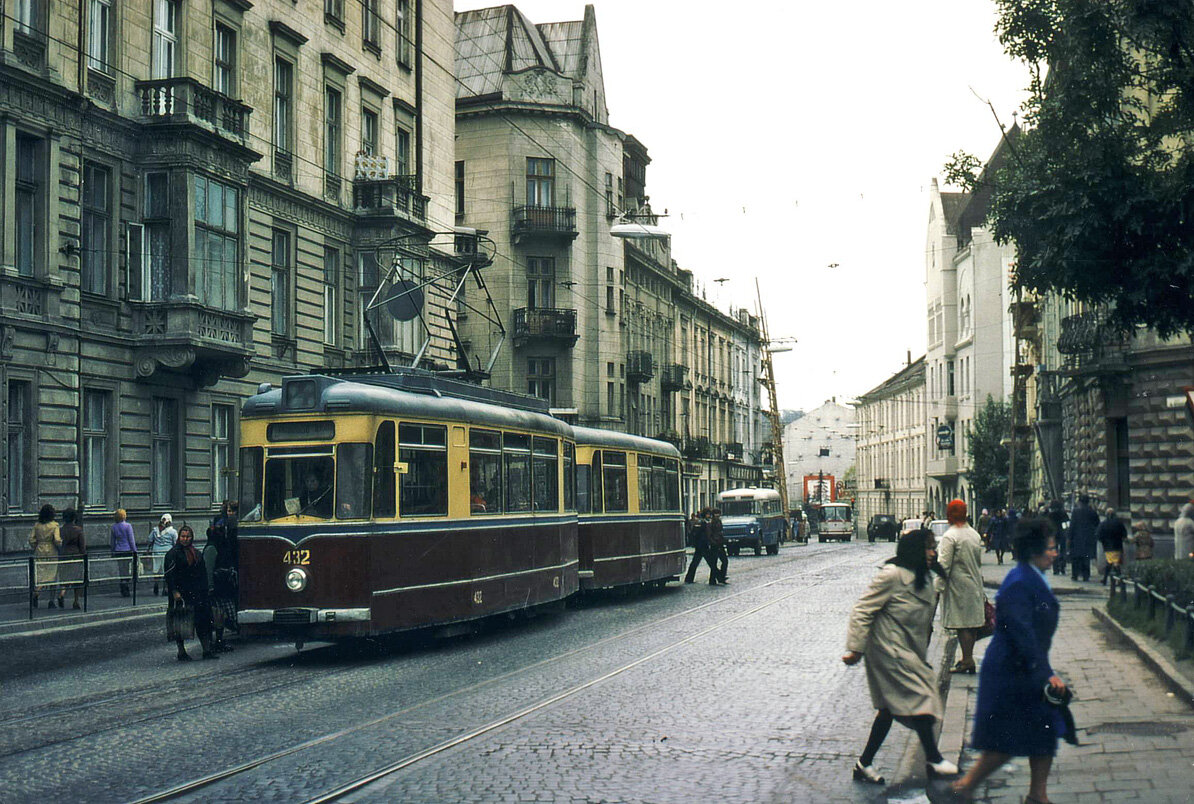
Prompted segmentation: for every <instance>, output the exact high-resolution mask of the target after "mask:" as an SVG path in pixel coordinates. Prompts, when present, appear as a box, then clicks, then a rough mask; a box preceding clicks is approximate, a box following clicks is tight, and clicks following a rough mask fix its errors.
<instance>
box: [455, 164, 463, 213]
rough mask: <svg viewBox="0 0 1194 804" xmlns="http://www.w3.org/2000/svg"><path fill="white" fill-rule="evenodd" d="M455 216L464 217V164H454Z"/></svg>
mask: <svg viewBox="0 0 1194 804" xmlns="http://www.w3.org/2000/svg"><path fill="white" fill-rule="evenodd" d="M456 214H457V215H460V216H463V215H464V162H457V163H456Z"/></svg>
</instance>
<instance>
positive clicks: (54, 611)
mask: <svg viewBox="0 0 1194 804" xmlns="http://www.w3.org/2000/svg"><path fill="white" fill-rule="evenodd" d="M56 595H57V593H56V592H53V593H50V594H49V595H47V594H46V593H45V592H43V593H42V595H41V600H40V601H39V603H40V605H39V606H38V608H36V609H34V610H33V619H30V618H29V601H28V600H26V599H25V596H24V595H22V596H20V599H19V600H12V599H11V598H12V596H11V595H10V596H8V599H6V600H5V601H4V602H0V638H3V637H6V636H12V635H15V634H26V633H31V632H35V631H42V630H44V629H47V628H68V627H69V628H73V627H78V626H81V625H86V624H88V623H94V622H106V621H110V620H117V619H122V618H125V617H136V616H139V615H146V614H158V613H164V612H165V611H166V598H165V597H157V596H155V595H154V594H153V582H152V581H148V580H144V581H141V582H140V583H139V584H138V585H137V602H136V605H134V604H133V598H132V596H131V595H130V596H129V597H121V595H120V589H119V585H118V584H117V583H115V582H105V583H102V584H96V585H95V586H93V587H92V588H91V590H90V593H89V595H88V598H87V610H86V611H82V610H80V609H74V608H72V607H71V604H72V602H73V600H74V595H73V593H72V592H71V591H70V590H69V589H68V590H67V592H66V598H65V600H64V602H65V608H61V609H60V608H58V607H57V606H55V607H54V608H46V603H47V602H49V601H50V600H53V599H55V597H56ZM80 605H82V598H81V597H80Z"/></svg>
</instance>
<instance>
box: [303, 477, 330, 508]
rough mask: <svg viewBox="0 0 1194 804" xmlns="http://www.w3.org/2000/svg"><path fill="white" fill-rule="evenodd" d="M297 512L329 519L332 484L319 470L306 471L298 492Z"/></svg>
mask: <svg viewBox="0 0 1194 804" xmlns="http://www.w3.org/2000/svg"><path fill="white" fill-rule="evenodd" d="M299 506H300V508H299V512H300V513H304V514H312V515H313V516H320V517H324V518H325V519H329V518H331V516H332V484H331V483H328V482H327V481H326V480H324V477H323V475H322V474H321V473H320V472H316V471H311V472H307V475H306V477H304V478H303V489H302V491H300V492H299Z"/></svg>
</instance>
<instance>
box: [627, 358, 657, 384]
mask: <svg viewBox="0 0 1194 804" xmlns="http://www.w3.org/2000/svg"><path fill="white" fill-rule="evenodd" d="M654 376H655V358H654V356H653V355H652V354H651V353H650V352H631V353H629V354H628V355H626V380H627V382H637V383H643V382H647V381H648V380H650V379H651V378H652V377H654Z"/></svg>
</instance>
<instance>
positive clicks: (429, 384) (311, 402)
mask: <svg viewBox="0 0 1194 804" xmlns="http://www.w3.org/2000/svg"><path fill="white" fill-rule="evenodd" d="M461 386H466V387H461ZM540 404H542V405H543V407H544V411H542V412H541V411H540V410H536V409H535V408H537V407H539V405H540ZM545 410H546V404H545V403H543V402H542V400H537V399H532V398H529V397H521V396H520V395H518V394H511V393H508V392H504V391H497V390H496V389H490V388H482V387H480V386H467V384H465V383H459V382H451V381H448V382H444V381H440V380H438V379H437V378H434V377H431V378H428V377H427V376H426V373H425V372H419V373H417V374H411V375H409V376H404V375H402V374H395V375H376V374H370V375H357V376H352V375H350V376H341V377H329V376H326V375H323V374H305V375H298V376H292V377H284V378H283V379H282V387H281V388H270V389H268V390H265V391H262V392H260V393H257V394H254V395H253V396H251V397H249V398H248V399H247V400H245V403H244V406H243V408H242V410H241V415H242V418H245V419H260V418H267V417H272V416H281V415H287V414H308V415H309V414H324V415H335V414H345V413H374V414H381V415H388V416H399V417H411V418H418V419H439V420H443V419H447V420H450V421H461V422H466V423H468V424H477V425H483V426H489V427H506V428H516V429H522V430H532V431H535V432H540V433H545V434H550V435H557V436H561V437H563V438H570V437H572V428H571V427H570V426H569V425H568V423H567V422H563V421H561V420H559V419H556V418H554V417H552V416H550V415H548V414H547V413H546V412H545ZM643 440H646V439H643Z"/></svg>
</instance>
